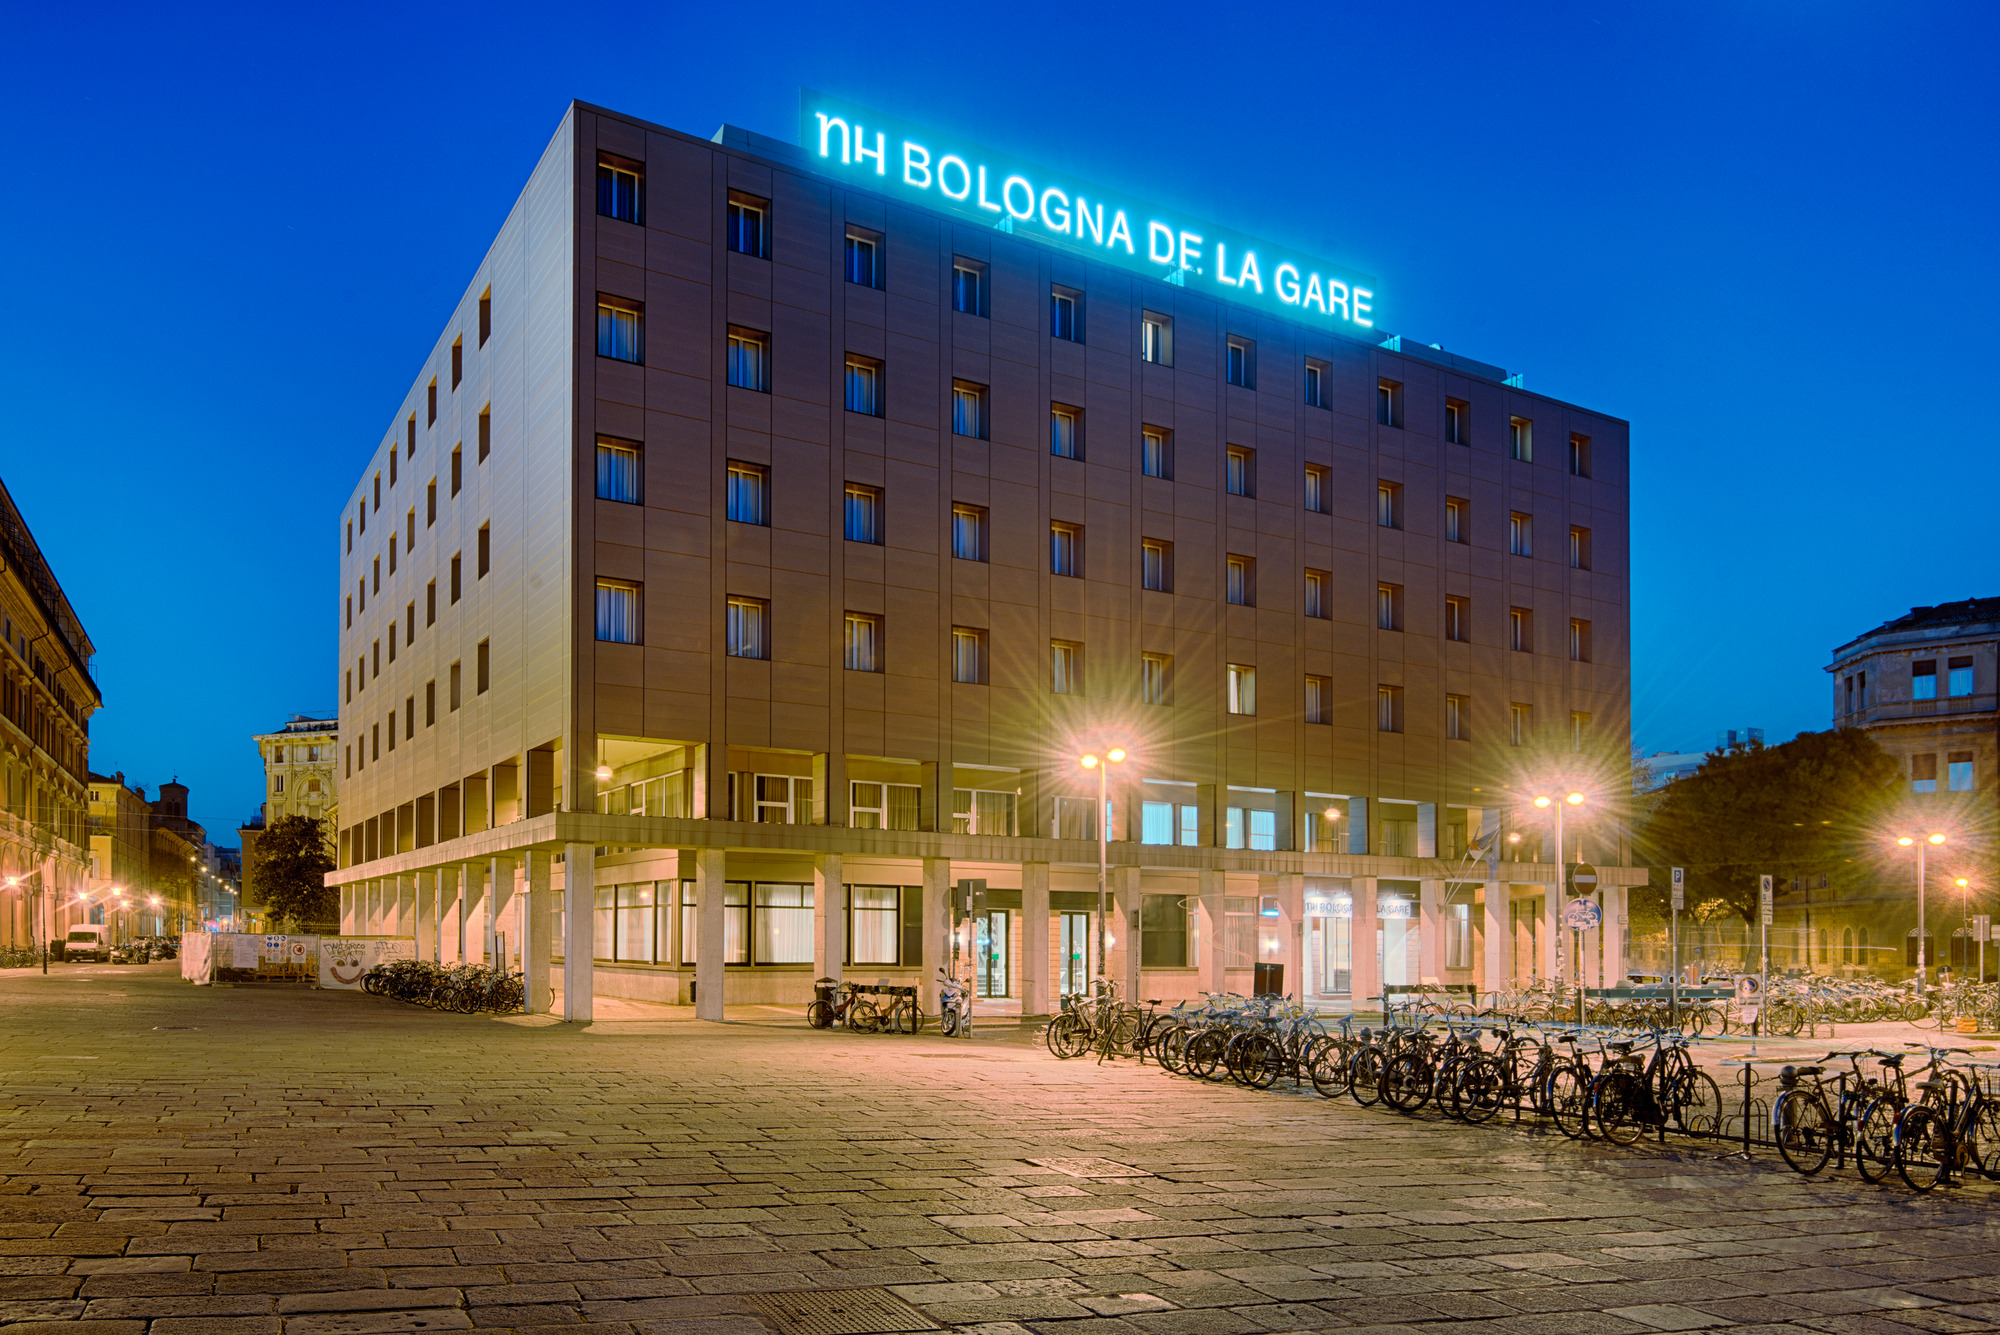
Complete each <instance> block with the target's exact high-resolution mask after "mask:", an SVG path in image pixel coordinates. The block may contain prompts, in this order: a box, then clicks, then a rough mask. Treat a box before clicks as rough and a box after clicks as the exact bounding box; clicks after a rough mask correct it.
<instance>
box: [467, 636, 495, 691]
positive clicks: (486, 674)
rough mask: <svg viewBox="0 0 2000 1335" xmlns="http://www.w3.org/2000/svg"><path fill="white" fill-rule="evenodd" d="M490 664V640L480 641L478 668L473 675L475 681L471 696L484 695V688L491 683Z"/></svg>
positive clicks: (491, 662)
mask: <svg viewBox="0 0 2000 1335" xmlns="http://www.w3.org/2000/svg"><path fill="white" fill-rule="evenodd" d="M492 664H493V650H492V642H491V641H490V640H481V641H480V642H479V662H478V668H477V670H476V673H475V681H474V684H473V688H472V690H473V694H475V695H484V694H486V688H487V686H488V685H489V684H490V683H491V680H492Z"/></svg>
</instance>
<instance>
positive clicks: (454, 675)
mask: <svg viewBox="0 0 2000 1335" xmlns="http://www.w3.org/2000/svg"><path fill="white" fill-rule="evenodd" d="M449 676H450V677H451V686H450V690H449V691H448V692H447V696H448V699H449V703H450V705H451V708H452V710H453V711H454V712H456V711H457V709H458V704H459V689H458V680H459V668H458V664H457V663H456V662H454V663H453V664H452V665H451V672H450V673H449Z"/></svg>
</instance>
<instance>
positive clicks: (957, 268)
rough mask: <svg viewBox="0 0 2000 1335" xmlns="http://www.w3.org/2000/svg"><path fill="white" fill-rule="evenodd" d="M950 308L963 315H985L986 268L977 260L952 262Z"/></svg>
mask: <svg viewBox="0 0 2000 1335" xmlns="http://www.w3.org/2000/svg"><path fill="white" fill-rule="evenodd" d="M951 308H952V309H953V310H955V311H958V312H960V313H962V314H965V315H984V314H986V266H985V265H984V264H981V263H980V262H979V261H978V260H968V259H964V258H962V257H961V258H958V259H954V260H953V261H952V266H951Z"/></svg>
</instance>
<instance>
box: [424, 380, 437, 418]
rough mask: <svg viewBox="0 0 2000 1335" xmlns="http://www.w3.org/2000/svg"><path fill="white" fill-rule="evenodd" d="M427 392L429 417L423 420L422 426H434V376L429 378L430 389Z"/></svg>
mask: <svg viewBox="0 0 2000 1335" xmlns="http://www.w3.org/2000/svg"><path fill="white" fill-rule="evenodd" d="M427 392H428V395H429V403H430V408H429V412H430V416H428V417H427V418H425V419H424V425H425V426H436V425H437V420H438V382H437V377H436V376H432V377H431V383H430V389H429V390H428V391H427Z"/></svg>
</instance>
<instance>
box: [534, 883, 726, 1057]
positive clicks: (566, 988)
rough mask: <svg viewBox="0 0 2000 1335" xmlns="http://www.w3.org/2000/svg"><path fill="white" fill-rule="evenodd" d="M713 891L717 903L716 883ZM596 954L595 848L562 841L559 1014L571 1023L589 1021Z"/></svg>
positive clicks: (718, 890)
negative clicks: (560, 994)
mask: <svg viewBox="0 0 2000 1335" xmlns="http://www.w3.org/2000/svg"><path fill="white" fill-rule="evenodd" d="M715 893H716V902H717V904H718V905H719V904H720V903H721V896H722V889H721V887H720V886H718V887H717V888H716V892H715ZM715 953H716V955H717V956H720V955H721V954H722V944H721V942H717V943H716V947H715ZM596 958H597V848H596V846H595V845H593V844H564V845H563V973H562V978H563V994H562V1017H563V1019H564V1020H565V1021H567V1022H569V1023H571V1024H589V1023H590V1021H591V1019H592V1017H593V1016H594V1015H595V1014H596V1010H595V1006H594V1003H595V1001H596V986H597V980H596V977H595V973H594V969H595V965H594V963H593V961H594V960H595V959H596ZM718 990H719V989H718Z"/></svg>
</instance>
